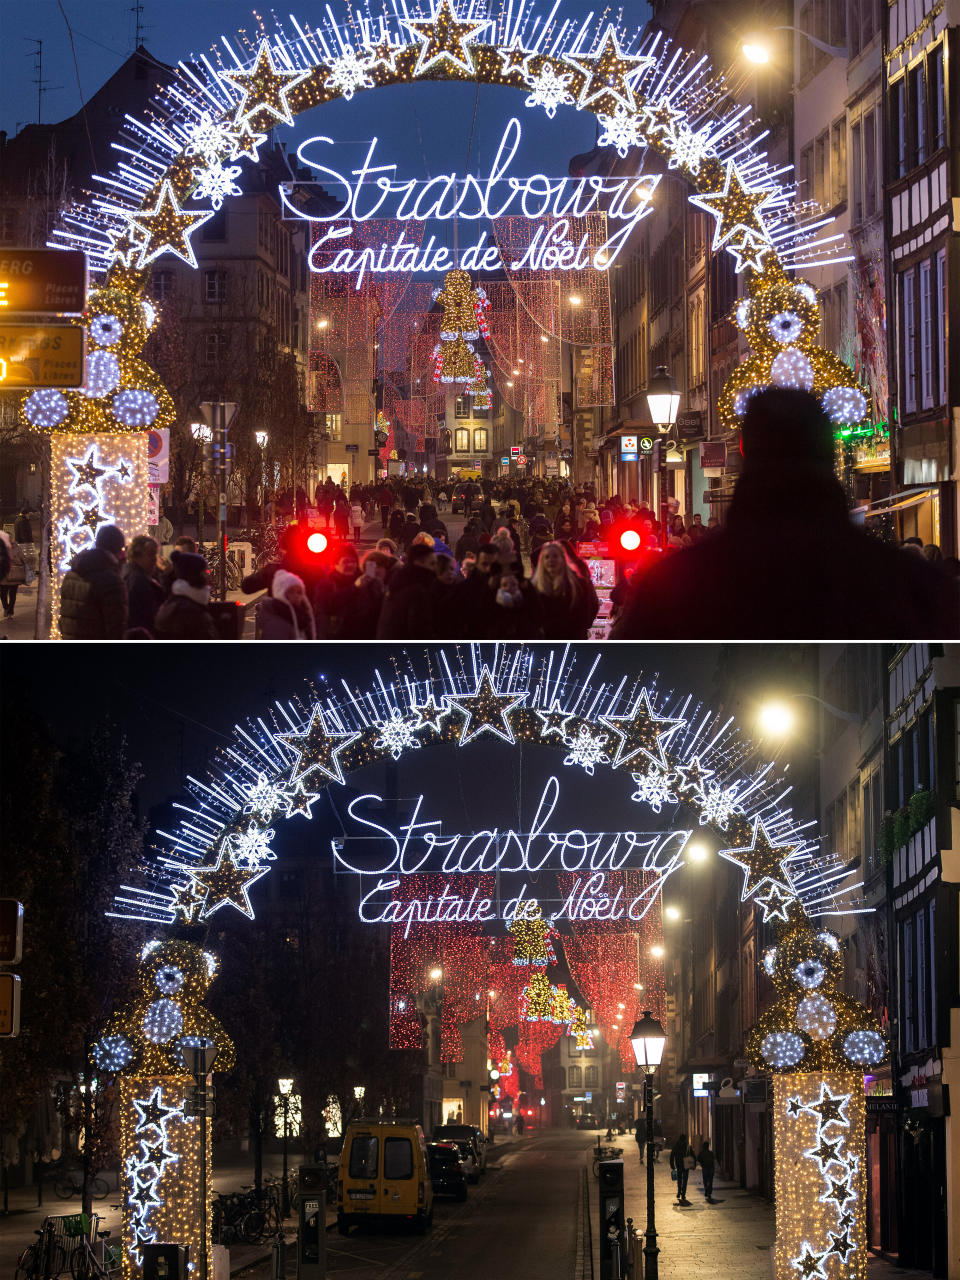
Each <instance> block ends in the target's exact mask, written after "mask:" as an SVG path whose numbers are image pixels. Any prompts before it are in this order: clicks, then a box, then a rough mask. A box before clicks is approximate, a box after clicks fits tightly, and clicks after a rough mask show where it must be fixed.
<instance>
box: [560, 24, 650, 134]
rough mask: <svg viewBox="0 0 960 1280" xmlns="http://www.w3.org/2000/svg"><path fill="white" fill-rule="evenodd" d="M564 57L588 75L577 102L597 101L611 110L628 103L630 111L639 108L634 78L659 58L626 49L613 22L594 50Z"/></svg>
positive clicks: (587, 103) (588, 104) (584, 103)
mask: <svg viewBox="0 0 960 1280" xmlns="http://www.w3.org/2000/svg"><path fill="white" fill-rule="evenodd" d="M565 61H566V62H569V64H570V65H571V66H572V67H576V69H577V70H578V71H580V72H581V73H582V74H583V75H584V76H586V80H585V82H584V85H583V88H582V89H581V91H580V99H579V101H578V103H577V106H578V107H581V108H582V107H589V106H591V105H592V104H593V103H598V105H599V106H600V107H602V108H603V109H604V110H606V111H607V112H608V114H612V112H613V109H614V107H616V106H621V107H626V109H627V110H628V111H635V110H636V106H637V104H636V102H635V100H634V97H633V82H634V81H635V80H637V79H638V78H639V77H640V76H641V75H642V74H643V73H644V71H646V70H647V68H648V67H652V66H654V65H655V63H656V61H657V60H656V58H654V57H652V56H650V55H649V54H643V55H641V56H639V57H638V56H636V55H630V54H625V53H623V52H622V51H621V49H620V43H619V41H618V40H617V32H616V28H615V27H614V25H613V23H612V22H611V23H608V24H607V29H606V31H604V33H603V38H602V39H601V41H600V44H599V47H598V48H596V49H595V50H594V51H593V53H591V54H582V53H578V54H575V55H569V54H568V55H567V56H566V58H565Z"/></svg>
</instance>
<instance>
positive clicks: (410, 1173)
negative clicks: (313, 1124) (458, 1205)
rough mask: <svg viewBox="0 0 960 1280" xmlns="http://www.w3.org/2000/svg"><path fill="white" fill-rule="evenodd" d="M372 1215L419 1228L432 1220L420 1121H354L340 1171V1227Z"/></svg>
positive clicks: (430, 1185) (343, 1231) (342, 1229)
mask: <svg viewBox="0 0 960 1280" xmlns="http://www.w3.org/2000/svg"><path fill="white" fill-rule="evenodd" d="M371 1218H403V1219H405V1220H406V1221H408V1222H412V1223H413V1224H414V1225H415V1226H416V1227H417V1228H418V1230H420V1231H426V1230H427V1228H428V1227H429V1226H430V1224H431V1223H432V1222H433V1181H432V1178H431V1175H430V1169H429V1167H428V1164H427V1144H426V1139H425V1138H424V1136H423V1130H422V1129H421V1128H420V1126H419V1125H418V1124H414V1123H412V1122H402V1121H398V1122H396V1123H394V1124H383V1123H369V1122H367V1121H364V1120H356V1121H353V1122H352V1123H351V1124H350V1125H349V1126H348V1127H347V1131H346V1133H345V1134H344V1138H343V1150H342V1152H341V1153H340V1164H339V1167H338V1170H337V1229H338V1230H339V1232H340V1234H341V1235H346V1234H347V1233H348V1232H349V1230H350V1227H351V1225H352V1224H353V1223H359V1222H363V1221H368V1220H369V1219H371Z"/></svg>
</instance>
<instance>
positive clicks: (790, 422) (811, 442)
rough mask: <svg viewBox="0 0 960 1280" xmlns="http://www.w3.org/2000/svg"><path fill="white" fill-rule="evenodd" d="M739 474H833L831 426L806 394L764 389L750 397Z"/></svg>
mask: <svg viewBox="0 0 960 1280" xmlns="http://www.w3.org/2000/svg"><path fill="white" fill-rule="evenodd" d="M741 434H742V439H743V472H744V475H746V474H748V473H750V474H755V473H758V472H763V473H765V474H769V475H776V474H778V473H787V472H797V471H800V472H801V473H806V474H811V473H813V474H820V475H827V476H832V475H833V474H834V471H833V465H834V444H833V428H832V427H831V426H830V420H829V419H828V418H827V415H826V414H825V413H824V412H823V410H822V409H821V408H820V404H819V402H818V401H817V398H816V396H813V395H811V394H810V392H809V391H799V390H793V389H791V388H789V387H770V388H768V389H767V390H765V391H759V392H757V394H756V395H755V396H752V397H751V398H750V400H749V402H748V404H747V412H746V414H745V415H744V419H743V429H742V433H741Z"/></svg>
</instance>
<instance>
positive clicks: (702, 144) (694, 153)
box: [665, 120, 714, 174]
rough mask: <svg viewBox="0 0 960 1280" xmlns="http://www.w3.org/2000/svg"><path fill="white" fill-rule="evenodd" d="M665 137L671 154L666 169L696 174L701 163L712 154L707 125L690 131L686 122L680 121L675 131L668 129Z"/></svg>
mask: <svg viewBox="0 0 960 1280" xmlns="http://www.w3.org/2000/svg"><path fill="white" fill-rule="evenodd" d="M665 136H666V140H667V142H668V145H669V146H670V148H671V151H672V153H673V154H672V155H671V156H670V159H669V160H668V161H667V168H668V169H687V170H689V172H690V173H693V174H697V173H699V172H700V165H701V164H702V163H703V161H704V160H705V159H706V158H707V156H709V155H712V154H713V151H714V148H713V145H712V142H711V132H710V126H709V125H705V126H704V127H703V128H702V129H691V128H690V126H689V125H688V124H687V122H686V120H681V121H679V122H678V123H677V126H676V128H675V129H673V128H670V129H668V130H667V131H666V135H665Z"/></svg>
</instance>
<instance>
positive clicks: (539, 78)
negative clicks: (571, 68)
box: [524, 62, 573, 120]
mask: <svg viewBox="0 0 960 1280" xmlns="http://www.w3.org/2000/svg"><path fill="white" fill-rule="evenodd" d="M525 78H526V81H527V84H528V85H529V86H530V89H531V90H532V92H531V93H530V94H529V96H528V97H527V98H526V100H525V101H524V106H527V107H543V109H544V111H546V113H547V117H548V119H550V120H552V119H553V117H554V116H555V115H556V114H557V107H570V106H573V94H572V93H570V91H569V89H568V88H567V86H568V85H569V84H570V82H571V81H572V80H573V75H572V74H571V75H557V72H556V70H555V69H554V66H553V64H552V63H551V62H545V63H544V64H543V66H542V67H541V68H540V70H539V71H538V72H537V73H536V74H535V75H528V76H527V77H525Z"/></svg>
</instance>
